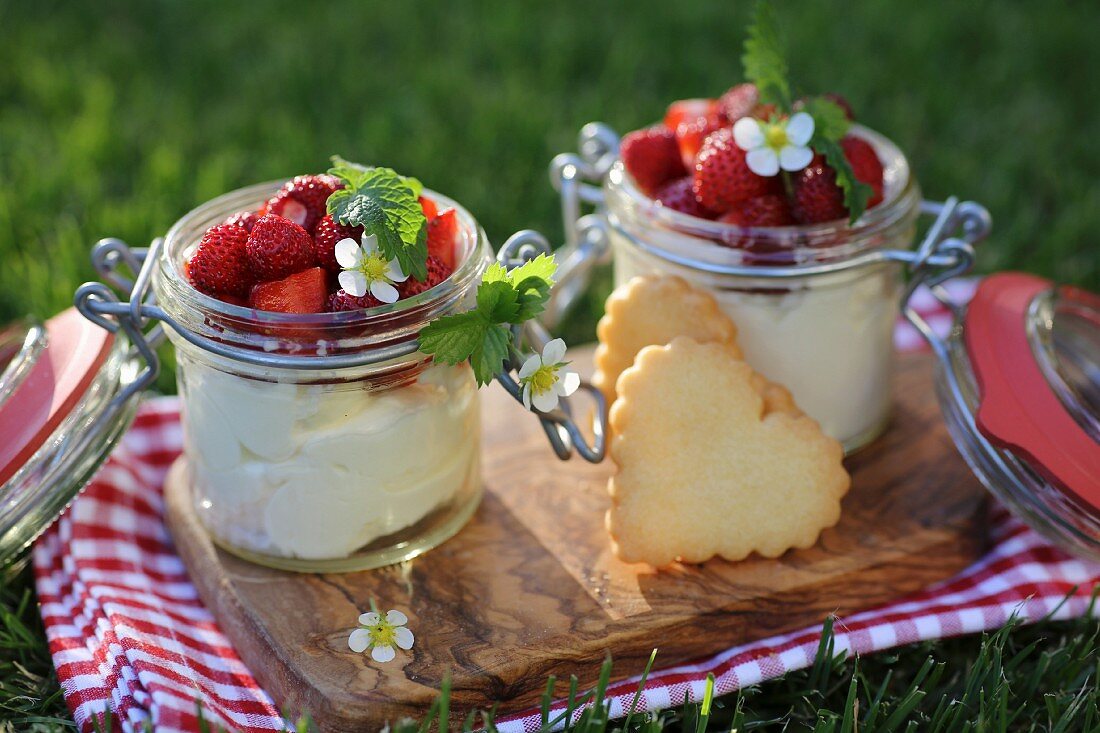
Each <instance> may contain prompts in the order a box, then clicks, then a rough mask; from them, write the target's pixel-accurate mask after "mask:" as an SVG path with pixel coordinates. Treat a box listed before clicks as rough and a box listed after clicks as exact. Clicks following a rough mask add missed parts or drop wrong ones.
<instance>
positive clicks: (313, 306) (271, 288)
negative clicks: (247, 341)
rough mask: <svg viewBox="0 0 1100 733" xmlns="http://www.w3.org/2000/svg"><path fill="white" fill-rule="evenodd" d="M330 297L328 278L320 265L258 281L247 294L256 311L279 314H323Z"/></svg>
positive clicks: (249, 302)
mask: <svg viewBox="0 0 1100 733" xmlns="http://www.w3.org/2000/svg"><path fill="white" fill-rule="evenodd" d="M327 300H328V286H327V277H326V276H325V270H324V268H321V267H311V268H309V269H308V270H302V271H301V272H296V273H294V274H293V275H290V276H289V277H285V278H283V279H282V280H273V281H271V282H264V283H259V284H257V285H254V286H252V292H250V293H249V294H248V304H249V305H250V306H252V307H253V308H255V309H256V310H262V311H276V312H279V313H324V311H325V302H326V301H327Z"/></svg>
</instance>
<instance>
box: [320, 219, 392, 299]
mask: <svg viewBox="0 0 1100 733" xmlns="http://www.w3.org/2000/svg"><path fill="white" fill-rule="evenodd" d="M335 254H336V261H337V262H338V263H339V264H340V267H342V268H344V269H343V271H342V272H341V273H340V276H339V281H340V287H342V288H343V289H344V292H346V293H347V294H348V295H351V296H353V297H355V298H361V297H363V296H364V295H366V294H367V293H368V292H369V293H370V294H371V295H373V296H374V297H375V298H378V300H380V301H382V302H383V303H395V302H397V296H398V293H397V288H396V287H394V285H395V284H396V283H402V282H405V281H406V280H408V279H409V276H408V275H406V274H405V273H404V272H402V271H401V266H400V265H399V264H397V260H387V259H386V257H385V255H383V254H382V252H381V251H380V250H379V249H378V237H376V236H375V235H373V234H365V233H364V234H363V237H362V239H361V240H360V241H359V242H356V241H355V240H354V239H352V238H351V237H346V238H344V239H341V240H340V241H339V242H337V243H336V249H335Z"/></svg>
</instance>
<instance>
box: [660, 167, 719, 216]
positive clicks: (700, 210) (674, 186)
mask: <svg viewBox="0 0 1100 733" xmlns="http://www.w3.org/2000/svg"><path fill="white" fill-rule="evenodd" d="M693 185H694V179H693V178H692V177H691V176H684V177H683V178H677V179H676V180H675V181H670V182H669V183H666V184H665V185H663V186H661V188H660V190H658V191H657V193H656V194H654V196H653V198H654V199H656V200H657V201H659V202H660V203H661V205H663V206H667V207H668V208H670V209H674V210H676V211H679V212H680V213H682V214H687V215H688V216H698V217H699V218H701V219H713V218H714V217H715V213H714V212H713V211H710V210H709V209H707V207H705V206H703V205H702V204H701V203H699V201H698V200H697V199H696V198H695V192H694V191H693V190H692V186H693Z"/></svg>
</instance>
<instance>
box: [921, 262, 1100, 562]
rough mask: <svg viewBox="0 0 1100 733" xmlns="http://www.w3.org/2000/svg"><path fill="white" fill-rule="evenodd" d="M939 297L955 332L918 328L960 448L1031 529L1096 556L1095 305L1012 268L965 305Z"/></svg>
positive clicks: (1098, 310)
mask: <svg viewBox="0 0 1100 733" xmlns="http://www.w3.org/2000/svg"><path fill="white" fill-rule="evenodd" d="M935 291H936V289H935V288H934V292H935ZM937 297H939V298H941V300H943V301H944V302H945V304H947V305H950V306H952V307H953V309H954V310H955V312H956V319H955V322H954V326H953V329H952V331H951V333H950V335H949V336H948V337H947V338H946V339H944V340H941V339H940V338H939V337H938V336H936V335H935V334H933V333H932V332H931V330H930V329H926V330H923V332H924V334H925V336H926V337H928V339H929V341H930V343H931V344H932V346H933V350H934V351H935V353H936V355H937V356H938V357H939V361H938V364H937V373H936V390H937V397H938V398H939V402H940V406H941V408H942V410H943V414H944V419H945V421H946V423H947V427H948V429H949V431H950V433H951V436H952V438H953V439H954V441H955V445H956V446H957V447H958V449H959V452H960V453H961V454H962V456H963V458H965V459H966V462H967V463H968V464H969V466H970V468H971V470H973V472H974V474H975V475H976V476H977V477H978V478H979V479H980V480H981V482H982V483H983V484H984V485H985V486H986V488H988V489H989V491H990V492H991V493H992V494H993V495H994V496H996V497H997V498H999V499H1000V500H1001V501H1002V502H1004V503H1005V504H1006V505H1007V506H1008V507H1009V508H1010V509H1011V510H1012V511H1013V512H1014V513H1015V514H1016V515H1017V516H1019V517H1020V518H1021V519H1023V520H1024V521H1025V522H1027V524H1028V525H1030V526H1031V527H1032V528H1033V529H1035V530H1036V531H1037V532H1039V533H1040V534H1042V535H1043V536H1044V537H1046V538H1047V539H1048V540H1050V541H1051V542H1053V543H1055V544H1057V545H1058V546H1059V547H1061V548H1062V549H1064V550H1066V551H1068V552H1071V553H1073V554H1076V555H1079V556H1081V557H1085V558H1089V559H1092V560H1100V430H1098V429H1097V428H1098V426H1100V410H1098V409H1097V408H1098V406H1100V298H1098V297H1097V296H1096V295H1094V294H1091V293H1088V292H1086V291H1083V290H1079V289H1074V288H1068V287H1061V288H1059V287H1056V286H1055V285H1054V284H1053V283H1052V282H1050V281H1049V280H1045V279H1043V278H1039V277H1035V276H1033V275H1028V274H1025V273H1013V272H1006V273H998V274H995V275H990V276H988V277H986V278H984V279H983V280H982V282H981V283H980V285H979V286H978V288H977V290H976V292H975V294H974V297H973V298H972V299H971V301H970V303H969V304H968V305H967V306H966V307H965V308H962V307H960V306H957V305H954V304H951V303H950V302H949V299H947V298H946V295H945V293H944V291H942V289H939V293H938V294H937ZM907 315H910V312H909V311H908V310H907ZM910 320H913V319H912V318H910Z"/></svg>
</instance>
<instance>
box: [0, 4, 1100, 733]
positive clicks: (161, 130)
mask: <svg viewBox="0 0 1100 733" xmlns="http://www.w3.org/2000/svg"><path fill="white" fill-rule="evenodd" d="M750 7H751V3H749V2H729V1H722V2H719V1H715V2H708V1H707V0H678V1H676V2H669V1H668V0H634V1H633V2H612V1H611V0H559V1H558V2H555V3H535V2H526V1H524V2H520V1H516V2H507V1H506V2H490V1H485V2H478V1H476V0H455V1H453V2H447V3H443V2H439V3H428V2H422V3H420V2H418V3H414V2H362V3H350V2H331V3H311V4H306V3H302V2H284V1H282V0H269V1H268V2H265V3H263V4H260V3H227V2H222V1H216V0H199V1H195V2H169V1H167V0H160V1H153V0H144V1H138V0H135V1H134V2H113V1H109V0H108V1H106V2H96V3H72V2H56V1H54V0H34V1H23V0H20V1H17V0H0V322H3V321H7V320H8V319H10V318H13V317H15V316H19V315H22V314H24V313H35V314H38V315H42V316H45V315H49V314H51V313H53V312H56V311H57V310H59V309H61V308H63V307H65V306H66V305H68V304H69V303H70V302H71V298H72V292H73V289H74V288H75V287H76V285H78V284H79V283H80V282H82V281H83V280H86V279H89V278H91V277H92V275H93V273H92V270H91V268H90V266H89V265H88V258H87V252H88V248H89V247H90V245H91V244H92V243H93V242H94V241H95V240H96V239H98V238H100V237H103V236H108V235H110V236H118V237H121V238H123V239H125V240H127V241H128V242H130V243H131V244H134V245H141V244H145V243H147V242H148V241H149V240H150V239H151V238H152V237H155V236H157V235H159V234H162V233H164V232H165V231H166V230H167V229H168V227H169V226H170V225H171V224H172V223H173V222H174V221H175V220H176V219H177V218H178V217H179V216H180V215H181V214H183V213H185V212H186V211H188V210H189V209H191V208H193V207H194V206H196V205H198V204H200V203H202V202H203V201H205V200H207V199H210V198H211V197H213V196H216V195H218V194H221V193H223V192H225V191H228V190H230V189H233V188H236V187H238V186H241V185H245V184H248V183H252V182H256V181H261V180H266V179H270V178H276V177H285V176H291V175H294V174H296V173H301V172H307V171H316V170H320V169H323V168H324V167H325V166H326V164H327V161H328V157H329V155H331V154H332V153H340V154H342V155H344V156H346V157H348V158H351V159H354V160H359V161H363V162H368V163H377V164H385V165H389V166H393V167H395V168H396V169H398V170H400V171H403V172H407V173H410V174H414V175H416V176H418V177H420V178H421V179H422V180H423V181H424V182H425V183H426V184H427V185H429V186H430V187H432V188H435V189H438V190H440V191H442V192H445V193H447V194H449V195H451V196H453V197H455V198H456V199H458V200H460V201H462V202H463V203H465V204H466V205H467V206H468V207H469V208H470V209H471V210H472V211H473V212H474V213H475V214H476V215H477V216H478V217H479V219H480V220H481V222H482V223H483V225H484V226H485V228H486V230H487V231H488V233H489V235H490V237H491V239H492V240H493V241H494V242H495V243H497V244H499V243H500V242H502V241H503V240H504V239H505V238H506V237H507V236H508V235H509V234H511V233H512V232H513V231H515V230H517V229H521V228H526V227H534V228H537V229H540V230H542V231H544V232H545V233H546V234H548V235H549V236H550V237H551V239H552V240H554V241H560V239H561V236H562V232H561V224H560V222H559V220H558V214H557V200H556V197H555V194H554V193H553V191H552V189H551V188H550V186H549V183H548V180H547V175H546V167H547V164H548V162H549V161H550V159H551V157H552V156H553V155H554V154H555V153H558V152H561V151H566V150H573V149H574V146H575V137H576V132H577V130H578V129H579V128H580V126H581V125H582V124H584V123H585V122H588V121H590V120H602V121H604V122H607V123H609V124H611V125H612V126H613V127H615V128H617V129H618V130H620V131H626V130H629V129H632V128H635V127H638V126H641V125H643V124H646V123H648V122H649V121H652V120H654V119H657V118H658V117H660V115H661V114H662V111H663V110H664V107H665V105H666V104H667V103H668V102H669V101H670V100H672V99H674V98H677V97H690V96H712V95H717V94H720V93H721V92H722V91H723V90H724V89H726V88H727V87H728V86H730V85H731V84H733V83H735V82H738V81H740V46H741V41H742V31H743V26H744V22H745V19H746V17H747V15H748V12H749V10H750ZM777 12H778V15H779V17H780V19H781V21H782V24H783V30H784V33H785V36H786V41H787V46H788V49H789V56H790V60H791V67H792V77H793V78H794V80H795V81H796V84H797V85H798V86H800V88H801V89H802V90H803V91H807V92H821V91H837V92H840V93H842V94H844V95H845V96H847V97H848V99H849V100H850V101H851V102H852V104H853V106H854V107H855V109H856V111H857V115H858V117H859V119H860V121H862V122H864V123H865V124H868V125H869V126H871V127H874V128H876V129H878V130H880V131H882V132H884V133H886V134H887V135H889V136H890V137H892V138H893V139H894V140H896V141H897V142H898V143H899V144H900V145H901V147H902V148H903V149H904V150H906V151H907V152H908V154H909V156H910V159H911V162H912V164H913V167H914V169H915V171H916V173H917V175H918V178H919V179H920V182H921V184H922V186H923V189H924V191H925V194H926V195H927V196H929V197H933V198H942V197H945V196H947V195H949V194H957V195H960V196H962V197H966V198H973V199H975V200H978V201H980V202H982V203H984V204H985V205H986V206H987V207H988V208H989V209H990V210H991V211H992V213H993V218H994V222H995V233H994V235H993V237H992V238H991V239H990V240H989V241H987V242H985V243H984V244H983V245H982V247H981V253H980V259H979V266H980V268H981V269H982V270H983V271H990V270H994V269H1001V268H1019V269H1026V270H1031V271H1033V272H1037V273H1040V274H1043V275H1046V276H1049V277H1052V278H1055V279H1057V280H1060V281H1063V282H1069V283H1075V284H1078V285H1083V286H1086V287H1089V288H1092V289H1094V290H1095V289H1100V247H1098V245H1097V240H1096V236H1097V232H1100V136H1098V135H1097V124H1098V120H1100V96H1098V95H1097V93H1096V89H1097V86H1098V80H1100V79H1098V78H1100V44H1098V43H1097V42H1096V29H1097V28H1100V6H1098V5H1097V4H1095V3H1087V2H1082V3H1054V2H1040V1H1038V0H1020V1H1018V2H1013V3H1004V2H992V1H991V0H984V1H977V2H966V3H960V2H953V1H952V0H926V1H925V2H921V3H893V2H886V1H885V0H860V1H859V2H845V1H843V0H828V1H821V2H813V3H810V2H794V0H778V1H777ZM603 282H604V285H603V287H606V278H605V279H604V281H603ZM603 294H604V293H603V292H599V291H597V292H596V293H594V294H593V295H592V297H591V298H590V299H589V302H588V304H587V306H586V307H585V308H582V309H581V310H580V311H579V312H578V313H577V314H576V315H575V317H574V318H573V319H572V321H571V322H570V323H569V324H568V325H567V328H566V331H567V334H566V335H567V337H568V338H569V339H570V340H572V341H575V342H579V341H582V340H586V339H588V338H591V337H592V336H593V326H594V323H595V318H596V316H597V311H598V303H599V302H600V299H601V297H602V295H603ZM162 383H163V384H164V385H165V386H168V385H170V379H165V380H164V381H163V382H162ZM23 582H25V579H24V581H23ZM7 592H8V595H6V596H5V602H4V604H3V609H0V610H3V611H4V615H5V619H6V623H8V622H11V623H14V622H13V621H12V620H13V619H15V620H16V621H18V620H19V619H23V620H24V621H26V622H27V623H29V624H30V626H31V627H34V624H33V614H34V613H35V611H34V608H33V605H31V606H29V607H28V606H26V605H24V604H25V603H26V600H27V597H26V596H23V595H22V594H21V593H19V592H18V588H11V587H9V588H8V589H7ZM15 598H22V599H23V601H22V602H21V603H20V604H16V602H15V601H13V600H11V599H15ZM16 605H19V608H16ZM28 619H29V621H28ZM11 628H15V627H14V626H13V627H11ZM20 638H22V639H23V643H24V644H25V645H26V646H25V648H23V647H21V649H22V651H20V655H21V657H20V658H21V659H24V660H25V661H26V660H31V661H34V662H35V663H36V664H38V665H39V667H41V668H42V669H44V670H48V668H49V664H48V657H47V656H46V655H45V654H46V653H45V648H44V643H43V642H42V641H41V637H40V630H35V631H33V633H32V632H28V633H22V632H21V633H20ZM965 643H966V642H963V644H964V646H965ZM976 649H977V642H974V644H973V648H972V649H971V651H972V652H973V650H976ZM966 653H967V652H966V651H965V650H964V651H963V652H961V654H962V656H963V658H964V659H965V655H966ZM912 658H913V659H916V658H917V657H916V656H913V657H912ZM30 663H31V662H30V661H26V664H27V665H29V664H30ZM903 666H904V665H903ZM5 674H7V673H5ZM12 674H16V673H14V672H13V673H12ZM19 679H20V678H19V677H18V675H17V674H16V677H14V678H9V677H6V676H5V678H4V679H0V688H4V687H7V688H9V689H16V688H20V686H21V685H22V686H25V687H30V686H32V685H31V684H30V683H29V682H28V681H27V680H30V679H31V678H29V677H28V678H25V679H24V680H23V682H20V681H19ZM42 679H43V680H44V681H43V682H41V686H39V685H38V684H35V685H33V686H34V688H35V689H39V690H41V691H42V692H41V694H42V695H45V697H42V698H38V697H36V698H35V700H37V702H34V701H31V702H30V703H28V704H29V709H30V710H31V711H32V714H33V713H37V714H41V715H45V716H49V715H53V714H61V715H63V711H64V708H63V706H62V705H61V704H60V701H59V699H58V698H57V697H56V694H57V690H56V687H55V686H52V685H55V683H52V682H50V681H49V679H48V678H42ZM13 680H14V681H13ZM13 684H14V687H12V686H13ZM50 695H52V696H53V697H50ZM16 698H18V699H20V700H23V701H24V702H26V701H27V698H26V696H25V695H22V694H19V695H15V697H13V698H12V699H16ZM0 717H2V716H0ZM46 725H47V727H51V728H52V724H46ZM0 728H3V725H2V724H0ZM20 729H22V728H20ZM12 730H14V728H12Z"/></svg>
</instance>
